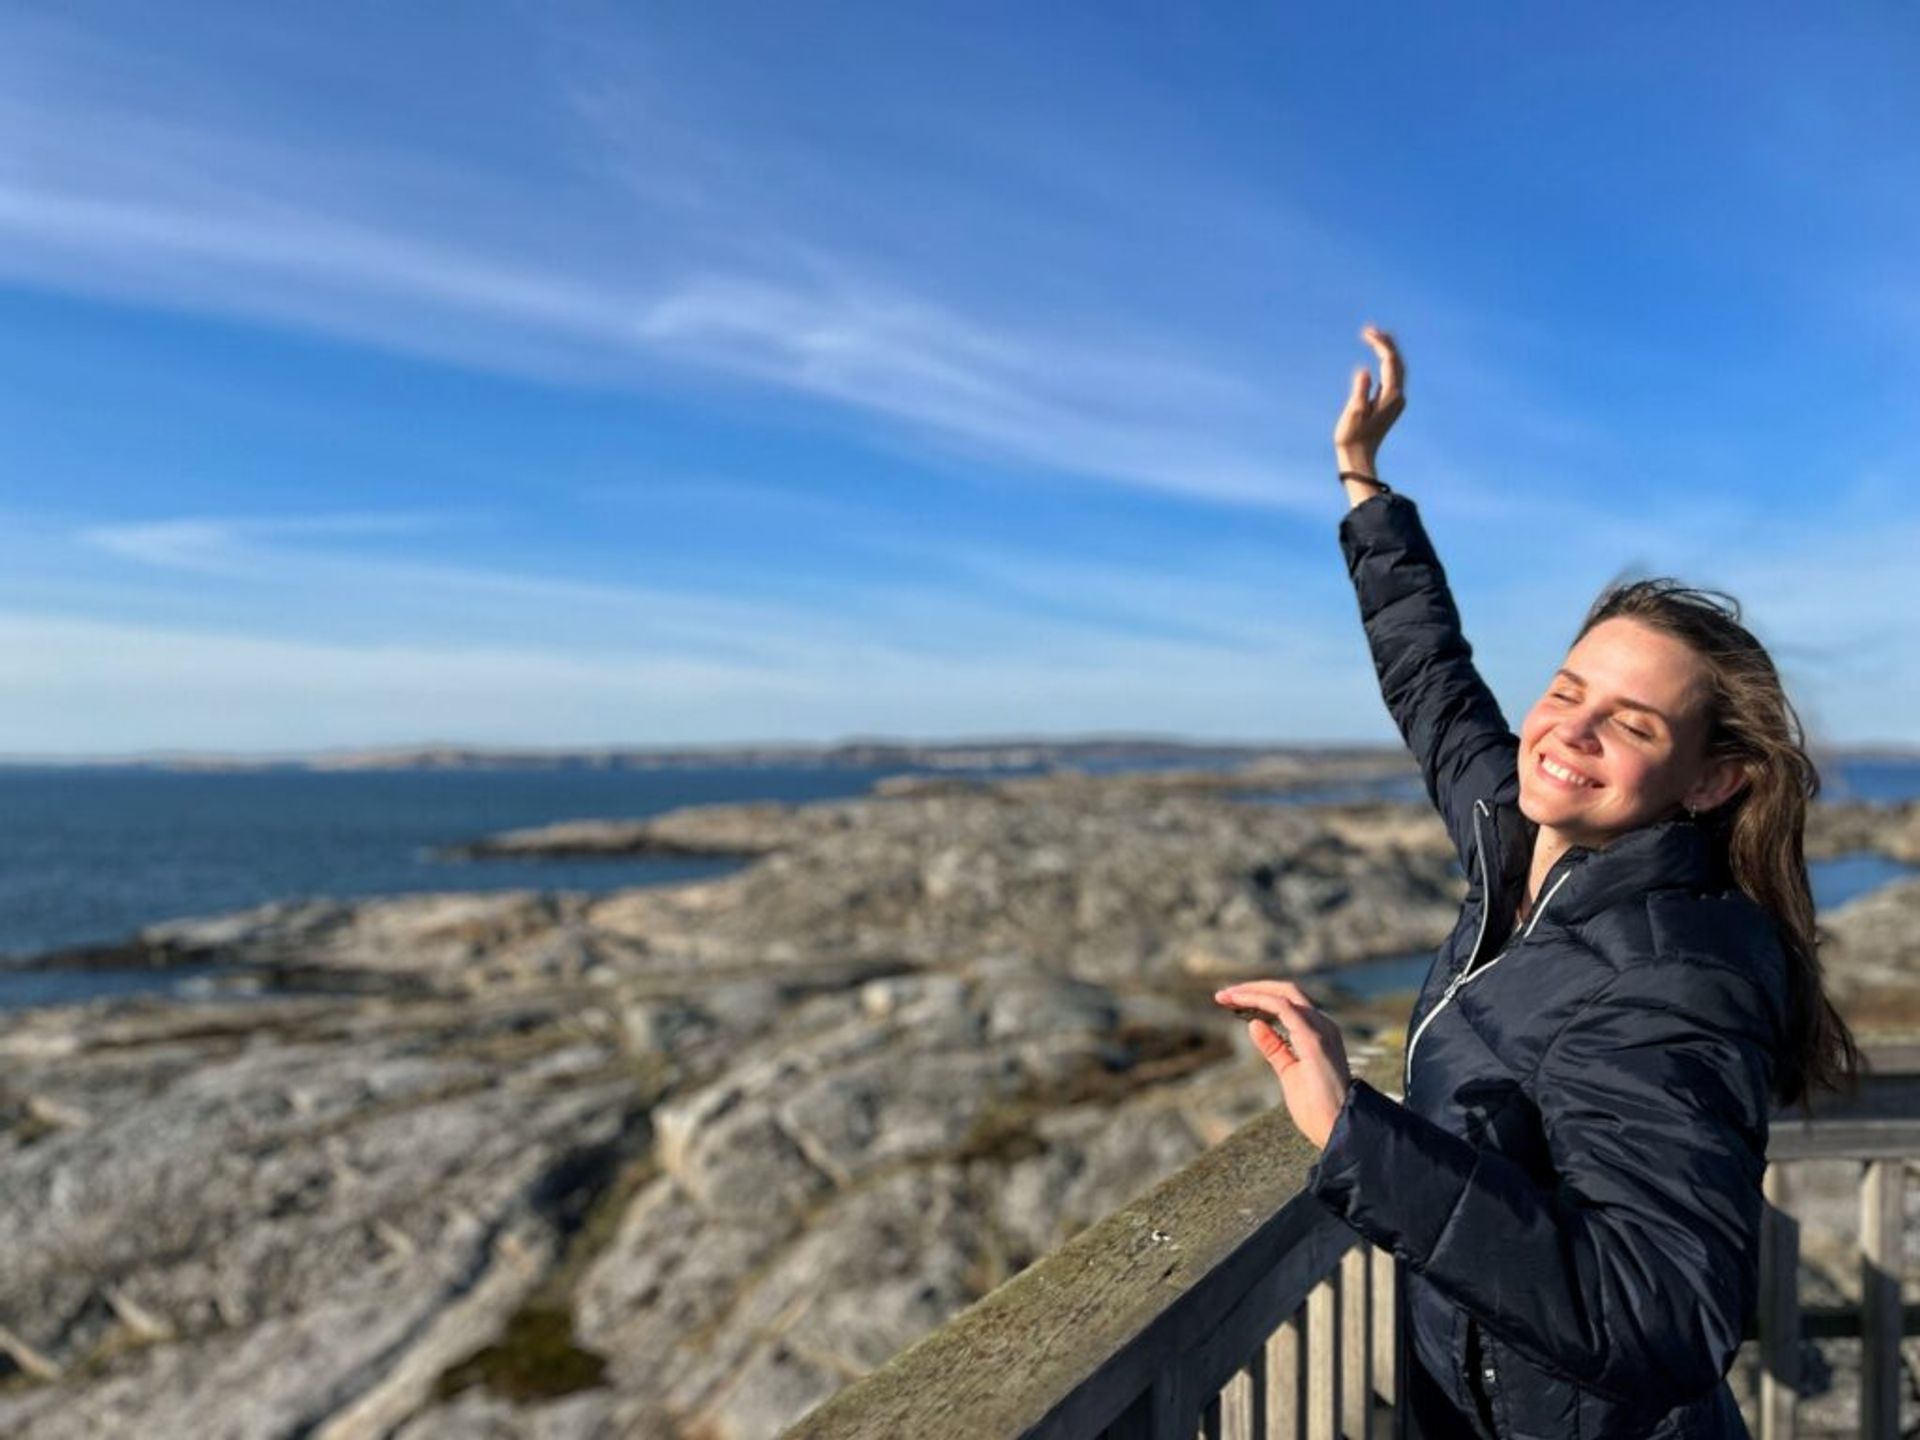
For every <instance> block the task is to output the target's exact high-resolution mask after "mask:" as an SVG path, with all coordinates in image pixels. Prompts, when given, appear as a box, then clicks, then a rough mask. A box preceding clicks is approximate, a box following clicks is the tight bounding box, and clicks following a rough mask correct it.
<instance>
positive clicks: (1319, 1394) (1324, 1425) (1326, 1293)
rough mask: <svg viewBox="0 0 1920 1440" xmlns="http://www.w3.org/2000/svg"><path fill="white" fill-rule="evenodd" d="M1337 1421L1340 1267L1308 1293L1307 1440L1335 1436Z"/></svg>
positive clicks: (1329, 1438)
mask: <svg viewBox="0 0 1920 1440" xmlns="http://www.w3.org/2000/svg"><path fill="white" fill-rule="evenodd" d="M1339 1422H1340V1271H1339V1270H1338V1268H1336V1269H1334V1270H1333V1271H1332V1272H1331V1273H1330V1274H1329V1275H1328V1276H1327V1277H1326V1278H1325V1279H1324V1280H1322V1281H1321V1282H1320V1283H1319V1284H1318V1285H1315V1286H1314V1287H1313V1293H1312V1294H1310V1295H1309V1296H1307V1440H1337V1437H1338V1434H1339V1431H1338V1429H1337V1427H1338V1425H1339Z"/></svg>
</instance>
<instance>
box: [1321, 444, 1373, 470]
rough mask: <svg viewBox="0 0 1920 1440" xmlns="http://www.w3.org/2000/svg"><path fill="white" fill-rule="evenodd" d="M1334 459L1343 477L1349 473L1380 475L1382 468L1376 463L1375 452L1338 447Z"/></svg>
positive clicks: (1334, 451)
mask: <svg viewBox="0 0 1920 1440" xmlns="http://www.w3.org/2000/svg"><path fill="white" fill-rule="evenodd" d="M1333 459H1334V464H1335V465H1336V467H1338V469H1339V470H1340V472H1341V474H1343V475H1344V474H1346V473H1347V472H1349V471H1354V472H1357V473H1359V474H1361V475H1378V474H1379V473H1380V467H1379V465H1378V464H1377V463H1376V459H1375V456H1374V454H1373V452H1372V451H1369V450H1350V449H1344V448H1342V447H1341V446H1338V445H1336V446H1334V447H1333Z"/></svg>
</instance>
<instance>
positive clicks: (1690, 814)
mask: <svg viewBox="0 0 1920 1440" xmlns="http://www.w3.org/2000/svg"><path fill="white" fill-rule="evenodd" d="M1687 819H1689V820H1691V821H1693V822H1694V823H1695V824H1698V823H1699V821H1700V812H1699V811H1698V810H1696V809H1694V808H1693V806H1691V805H1689V806H1687Z"/></svg>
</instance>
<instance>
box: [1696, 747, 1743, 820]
mask: <svg viewBox="0 0 1920 1440" xmlns="http://www.w3.org/2000/svg"><path fill="white" fill-rule="evenodd" d="M1746 783H1747V770H1746V766H1744V765H1742V764H1741V763H1740V762H1739V761H1738V760H1736V759H1734V758H1732V757H1731V756H1727V757H1723V758H1722V759H1719V760H1709V761H1708V762H1707V763H1706V766H1705V768H1704V769H1702V770H1701V772H1700V778H1699V779H1697V780H1695V781H1694V782H1693V784H1692V786H1691V787H1689V788H1688V790H1687V794H1686V798H1685V800H1684V801H1683V802H1682V803H1684V804H1685V805H1686V807H1687V808H1688V809H1689V810H1701V811H1705V810H1718V809H1719V808H1720V807H1721V806H1722V805H1724V804H1726V803H1727V801H1729V800H1731V799H1732V798H1733V797H1734V796H1735V795H1737V794H1738V793H1739V792H1740V791H1741V790H1742V789H1743V788H1745V786H1746Z"/></svg>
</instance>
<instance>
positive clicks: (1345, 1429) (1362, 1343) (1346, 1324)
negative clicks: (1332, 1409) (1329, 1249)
mask: <svg viewBox="0 0 1920 1440" xmlns="http://www.w3.org/2000/svg"><path fill="white" fill-rule="evenodd" d="M1367 1248H1368V1247H1367V1246H1366V1244H1365V1243H1364V1242H1363V1243H1361V1244H1358V1245H1355V1246H1354V1247H1353V1248H1352V1249H1351V1250H1349V1251H1347V1253H1346V1254H1345V1255H1343V1256H1342V1257H1341V1258H1340V1429H1341V1432H1342V1433H1343V1434H1345V1435H1348V1436H1350V1437H1352V1440H1367V1429H1368V1419H1369V1417H1370V1416H1371V1415H1372V1413H1373V1363H1372V1361H1373V1327H1372V1325H1371V1324H1370V1323H1369V1322H1370V1320H1371V1316H1370V1315H1369V1314H1368V1311H1367V1305H1368V1301H1369V1299H1370V1298H1371V1297H1370V1294H1369V1292H1370V1290H1371V1289H1372V1287H1371V1286H1370V1285H1369V1283H1368V1279H1369V1272H1370V1271H1371V1269H1372V1268H1373V1267H1372V1262H1371V1261H1370V1260H1369V1259H1368V1258H1367Z"/></svg>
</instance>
